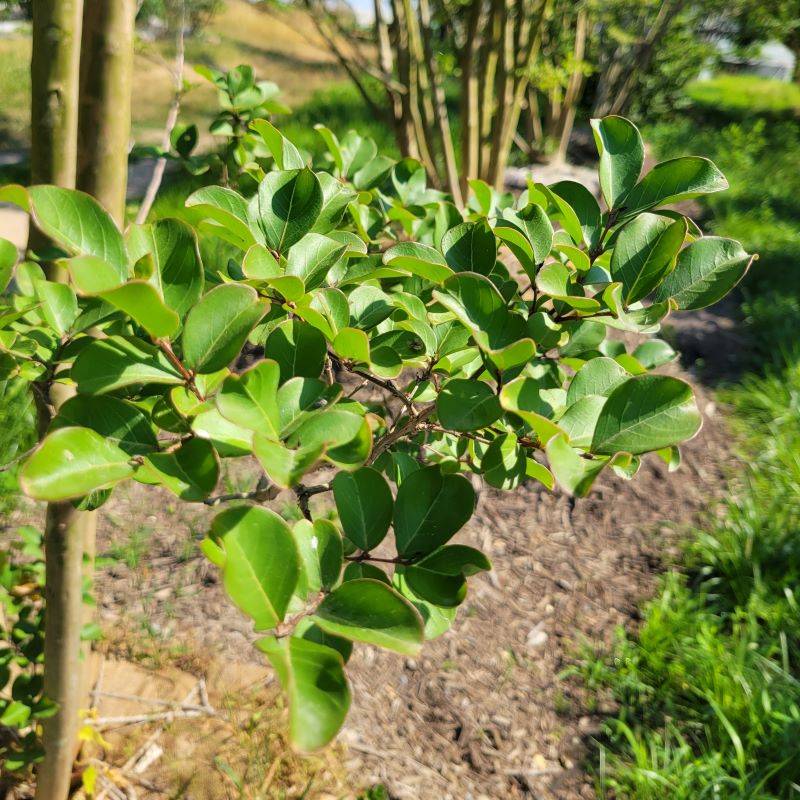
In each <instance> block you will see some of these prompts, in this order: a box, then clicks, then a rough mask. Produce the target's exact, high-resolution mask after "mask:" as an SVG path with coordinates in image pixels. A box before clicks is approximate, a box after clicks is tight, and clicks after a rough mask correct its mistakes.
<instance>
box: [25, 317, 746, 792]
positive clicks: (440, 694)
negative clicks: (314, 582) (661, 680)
mask: <svg viewBox="0 0 800 800" xmlns="http://www.w3.org/2000/svg"><path fill="white" fill-rule="evenodd" d="M725 320H726V318H725V317H724V316H723V318H722V319H721V320H717V319H716V317H715V315H714V313H713V312H712V313H711V314H710V315H709V316H708V318H707V319H706V322H705V327H704V328H703V329H702V335H703V337H704V338H705V337H707V336H708V335H709V333H711V335H714V334H713V331H714V330H716V329H717V328H720V329H723V330H724V328H725V326H726V325H728V322H726V321H725ZM715 326H716V327H715ZM677 327H678V329H679V331H678V333H677V334H676V335H677V336H683V337H684V339H686V337H691V336H692V331H693V330H694V329H693V328H689V329H688V332H686V331H685V330H683V326H682V323H681V322H680V321H678V323H677ZM695 327H696V326H695ZM718 335H721V334H718ZM687 341H689V342H691V339H688V340H687ZM670 371H671V372H673V373H675V374H682V373H681V370H680V369H679V368H678V367H672V368H671V370H670ZM689 379H690V380H691V381H692V383H693V384H695V385H696V386H697V384H698V381H697V376H696V375H695V376H690V378H689ZM698 395H699V403H700V407H701V410H702V411H703V414H704V417H705V424H704V427H703V429H702V431H701V433H700V434H699V436H698V437H697V438H696V439H694V440H693V441H692V442H690V443H689V444H688V445H687V446H686V447H685V449H684V461H683V465H682V466H681V468H680V470H678V471H677V472H675V473H669V472H668V471H667V469H666V467H665V465H663V464H662V463H661V462H660V461H659V460H658V459H656V458H655V457H648V458H646V459H645V461H644V464H643V466H642V469H641V470H640V473H639V474H638V475H637V476H636V478H635V479H634V480H632V481H627V482H626V481H623V480H621V479H619V478H617V477H616V476H614V475H613V474H611V473H606V474H604V475H602V476H601V478H600V479H599V480H598V482H597V484H596V486H595V489H594V491H593V492H592V494H591V495H590V496H589V497H588V498H585V499H579V500H572V499H571V498H569V497H567V496H566V495H564V494H562V493H558V492H556V493H549V492H547V491H546V490H545V489H543V488H542V487H538V486H527V487H523V488H522V489H520V490H518V491H517V492H516V493H513V494H509V493H501V492H498V491H495V490H486V489H483V488H482V489H480V492H479V504H478V510H477V513H476V514H475V516H474V517H473V519H472V520H471V521H470V523H469V524H468V525H467V527H466V528H465V529H464V530H463V531H462V532H461V533H460V534H459V536H458V539H459V540H460V541H462V542H464V543H469V544H473V545H475V546H477V547H480V548H481V549H483V550H484V551H485V552H487V554H489V556H490V558H491V559H492V561H493V564H494V570H493V572H491V573H489V574H488V575H482V576H478V577H476V578H473V579H471V584H470V593H469V596H468V598H467V601H466V602H465V604H464V605H463V606H462V608H461V609H460V610H459V613H458V617H457V619H456V622H455V623H454V625H453V627H452V629H451V631H450V632H449V633H447V634H445V635H444V636H443V637H441V638H439V639H437V640H435V641H433V642H431V643H429V644H426V646H425V648H424V649H423V652H422V654H421V656H420V657H419V658H418V659H414V660H412V659H408V658H406V659H404V658H402V657H400V656H397V655H395V654H391V653H386V652H381V651H379V650H377V649H375V648H371V647H367V646H363V645H361V646H358V647H357V648H356V650H355V654H354V656H353V658H352V660H351V662H350V664H349V666H348V675H349V676H350V679H351V681H352V685H353V690H354V691H353V694H354V703H353V708H352V710H351V712H350V716H349V718H348V721H347V723H346V725H345V728H344V730H343V731H342V733H341V735H340V737H339V741H340V743H341V744H344V745H345V746H346V749H347V756H346V765H347V767H348V771H349V773H350V780H349V782H348V783H349V785H350V787H351V789H352V787H359V786H369V785H371V784H375V783H384V784H385V785H386V787H387V788H388V789H389V791H390V793H391V796H392V797H393V798H397V800H451V799H452V800H501V799H505V798H511V799H513V798H541V799H543V800H572V799H573V798H592V797H594V796H595V795H594V791H593V788H592V785H591V781H590V780H589V778H588V777H587V775H586V773H585V769H584V763H585V759H586V757H587V753H588V750H587V746H588V742H589V741H590V739H591V736H592V735H593V733H596V731H597V729H598V726H599V723H600V716H599V715H601V714H603V713H613V711H614V709H613V708H603V707H602V706H601V707H600V708H599V709H597V710H596V713H594V714H590V713H588V712H587V711H586V708H587V703H586V698H585V696H584V695H583V693H582V691H581V689H580V688H579V686H578V683H577V681H574V680H570V679H564V678H562V677H560V673H561V672H562V671H563V670H565V669H566V668H567V667H569V666H570V664H573V663H574V662H575V660H576V658H578V657H579V653H580V648H581V647H582V646H583V645H585V644H587V643H588V644H591V645H592V646H594V647H598V646H600V647H602V646H604V645H609V644H610V642H611V641H612V639H613V635H614V631H615V629H616V628H617V627H618V626H625V627H627V628H631V627H632V626H635V624H636V619H637V607H638V605H639V604H640V603H641V601H642V600H643V599H645V598H647V597H648V596H649V595H650V594H651V592H652V590H653V587H654V584H655V581H656V579H657V574H658V572H659V570H660V569H661V567H662V565H663V564H664V563H665V561H668V560H669V558H670V556H671V553H672V552H673V546H674V543H675V541H676V539H677V536H678V532H677V531H676V526H680V525H682V524H685V523H688V522H691V521H692V520H693V519H694V518H696V515H697V514H698V513H699V512H702V511H703V509H705V508H706V507H707V506H708V503H709V499H710V498H711V497H713V496H714V495H715V494H717V493H719V492H720V491H723V490H724V485H725V482H724V474H723V467H724V469H725V470H728V471H729V470H730V469H731V467H732V462H731V461H730V459H731V456H730V448H729V441H728V435H727V433H726V429H725V422H724V417H723V416H722V415H721V414H720V413H719V411H718V410H717V409H716V407H715V406H714V403H713V402H711V400H710V399H709V397H708V395H707V393H706V392H705V391H704V390H703V389H702V387H698ZM243 478H244V476H243V475H242V474H238V475H236V476H231V477H229V479H228V480H229V486H230V488H233V487H234V486H236V485H238V482H239V481H241V480H242V479H243ZM278 502H279V503H280V498H279V499H278ZM19 514H20V515H22V516H27V515H28V514H29V510H26V509H25V508H23V509H22V510H21V511H20V512H19ZM211 515H212V512H210V510H208V509H206V508H204V507H199V508H194V507H192V508H190V509H188V510H187V509H186V508H185V506H184V504H182V503H180V502H179V501H177V500H175V499H174V498H172V497H171V496H169V495H167V493H166V492H160V491H158V490H155V491H154V490H152V489H148V488H145V487H142V486H138V485H136V484H132V485H130V486H129V487H127V488H125V489H123V490H122V491H118V493H116V494H115V496H114V497H113V498H112V500H111V501H110V502H109V503H108V504H107V505H106V506H105V507H104V509H103V513H102V516H101V518H100V526H99V541H98V553H99V555H100V557H101V561H100V564H101V569H100V571H99V575H98V578H97V582H96V592H97V601H98V608H99V616H100V622H101V625H102V627H103V629H104V631H105V632H106V636H107V639H106V642H105V643H104V645H103V650H104V651H105V652H106V654H107V655H109V656H110V657H112V658H120V659H124V660H126V661H128V662H138V663H140V664H143V665H145V666H147V667H148V668H150V669H154V670H163V669H165V668H167V667H169V668H173V667H180V668H181V669H182V670H183V671H184V672H185V673H186V674H187V675H193V676H195V677H198V678H199V677H202V676H205V675H208V674H210V673H212V672H213V671H214V669H216V668H217V667H215V665H218V664H220V663H225V664H228V665H229V668H231V667H230V665H232V664H239V665H240V667H239V669H241V670H242V671H249V670H252V669H253V668H254V665H255V664H261V665H262V666H263V662H262V661H261V659H260V656H259V654H258V653H257V652H256V651H255V650H254V649H253V648H252V647H251V645H250V641H251V639H252V634H251V629H250V625H249V623H248V622H247V620H246V619H245V618H244V617H243V615H241V614H240V613H239V612H238V611H237V610H236V609H235V608H234V607H232V605H231V604H230V603H229V601H228V600H227V599H226V597H225V595H224V593H223V591H222V588H221V586H220V584H219V582H218V578H217V574H216V569H215V568H214V567H213V566H211V565H210V564H208V563H207V562H206V561H205V559H204V558H203V557H202V555H201V554H200V553H199V550H198V547H197V546H198V543H199V541H200V540H201V539H202V537H203V536H204V535H205V532H206V526H207V524H208V521H209V519H210V517H211ZM667 520H669V522H667ZM10 522H11V523H12V524H13V522H14V520H11V521H10ZM233 668H234V670H235V669H236V668H235V667H233ZM248 674H249V673H248ZM265 676H266V677H265V678H264V679H263V681H262V682H261V683H262V688H264V689H265V690H269V692H270V693H269V694H268V695H267V696H269V697H270V698H274V694H272V693H271V692H274V681H273V679H272V677H271V676H270V673H269V672H266V673H265ZM269 705H270V706H271V705H272V701H271V700H270V701H269ZM103 713H105V712H103ZM128 713H130V711H129V712H128ZM129 727H130V726H129ZM140 727H141V726H140ZM193 731H195V732H196V733H197V736H198V737H199V738H198V740H197V741H195V740H194V739H193ZM175 739H176V741H180V742H181V745H180V747H179V748H178V749H179V750H181V751H186V750H187V748H188V751H189V752H190V753H193V754H194V757H195V758H196V759H198V760H199V761H198V763H197V765H196V771H197V774H198V775H205V774H206V771H207V770H210V771H211V772H214V766H213V765H212V764H209V763H208V762H209V760H212V759H211V754H210V753H209V751H208V746H207V740H206V739H205V738H204V737H203V736H200V734H199V732H197V729H196V728H193V727H192V726H191V725H190V726H189V727H188V728H187V729H186V730H185V731H184V733H183V734H182V735H181V736H177V737H175ZM201 740H202V741H201ZM137 741H138V739H137ZM220 747H222V745H220ZM129 749H130V748H128V750H129ZM123 751H125V748H123V749H122V751H120V753H121V752H123ZM184 755H185V752H184ZM120 758H121V755H120V756H119V757H118V758H116V761H119V759H120ZM114 760H115V759H113V758H112V761H114ZM123 760H124V759H123ZM174 762H175V757H172V758H171V760H170V761H169V763H174ZM203 762H205V763H203ZM217 772H218V770H217ZM325 774H326V773H320V774H319V776H318V778H320V779H321V780H322V783H319V782H317V783H316V784H315V786H314V791H313V792H310V793H309V794H308V795H301V794H299V793H298V794H292V793H289V794H287V796H288V797H299V796H308V797H334V796H335V797H347V796H352V794H348V792H349V791H351V789H347V788H346V787H345V784H344V783H341V782H340V780H339V778H337V779H336V781H335V785H333V783H332V784H331V785H330V786H325V785H324V782H325V781H326V780H330V781H333V780H334V779H333V778H325V777H324V775H325ZM331 774H332V773H331ZM141 778H142V780H144V781H146V782H149V783H150V785H151V786H153V787H155V788H154V791H153V793H148V794H146V795H145V796H146V797H148V798H157V797H167V796H176V797H186V798H196V797H197V798H199V797H213V796H214V794H213V792H212V794H211V795H208V794H206V793H204V792H199V790H195V791H196V792H199V793H193V792H192V791H189V790H188V789H187V791H186V793H185V794H178V795H172V794H169V793H168V785H169V786H172V787H174V785H175V772H174V770H171V769H167V768H166V767H165V764H164V759H161V763H159V761H158V760H157V761H156V762H155V763H154V764H153V765H152V766H151V767H150V768H149V769H148V770H145V771H144V772H143V774H142V776H141ZM204 781H206V778H205V777H204V778H202V779H201V783H203V782H204ZM220 785H221V786H224V785H225V784H220ZM162 791H163V793H161V794H160V793H159V792H162ZM225 791H229V792H230V793H228V794H225V795H219V796H225V797H236V796H238V793H236V792H235V791H234V790H233V788H232V786H231V785H230V784H229V785H228V788H227V789H225ZM331 793H332V794H331ZM138 796H139V797H141V796H142V795H141V794H140V795H138ZM254 796H256V797H257V796H258V795H254ZM269 796H271V795H269Z"/></svg>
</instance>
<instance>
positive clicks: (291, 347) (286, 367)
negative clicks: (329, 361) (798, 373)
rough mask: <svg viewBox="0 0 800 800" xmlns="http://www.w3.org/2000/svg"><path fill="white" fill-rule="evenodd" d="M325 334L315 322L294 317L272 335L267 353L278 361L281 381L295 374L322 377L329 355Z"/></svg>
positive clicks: (266, 344) (306, 376)
mask: <svg viewBox="0 0 800 800" xmlns="http://www.w3.org/2000/svg"><path fill="white" fill-rule="evenodd" d="M327 352H328V351H327V347H326V343H325V337H324V336H323V335H322V334H321V333H320V332H319V331H318V330H317V329H316V328H315V327H313V325H309V324H308V323H307V322H302V321H301V320H297V319H292V320H286V321H285V322H282V323H281V324H280V325H279V326H278V327H277V328H275V330H274V331H272V333H271V334H270V335H269V337H268V338H267V341H266V343H265V345H264V355H265V356H266V357H267V358H271V359H274V360H275V361H277V363H278V366H279V367H280V371H281V382H284V381H287V380H289V378H293V377H303V378H318V377H319V376H320V375H321V374H322V370H323V368H324V366H325V358H326V357H327Z"/></svg>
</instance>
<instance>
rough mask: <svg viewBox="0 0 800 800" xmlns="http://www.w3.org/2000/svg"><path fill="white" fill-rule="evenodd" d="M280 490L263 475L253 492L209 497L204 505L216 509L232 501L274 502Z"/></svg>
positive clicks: (204, 501)
mask: <svg viewBox="0 0 800 800" xmlns="http://www.w3.org/2000/svg"><path fill="white" fill-rule="evenodd" d="M279 492H280V489H279V488H278V487H277V486H275V484H273V483H270V482H269V481H268V480H267V476H266V475H262V476H261V477H260V478H259V479H258V484H257V485H256V488H255V489H253V491H251V492H232V493H231V494H220V495H217V496H216V497H207V498H206V499H205V500H203V503H204V504H205V505H207V506H212V507H216V506H218V505H220V504H222V503H229V502H231V500H256V501H257V502H259V503H265V502H267V501H269V500H274V499H275V497H277V495H278V493H279Z"/></svg>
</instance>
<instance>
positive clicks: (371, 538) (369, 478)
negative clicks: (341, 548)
mask: <svg viewBox="0 0 800 800" xmlns="http://www.w3.org/2000/svg"><path fill="white" fill-rule="evenodd" d="M331 487H332V489H333V497H334V500H335V501H336V510H337V511H338V512H339V519H340V521H341V523H342V528H343V529H344V534H345V536H347V538H348V539H349V540H350V541H351V542H352V543H353V544H354V545H355V546H356V547H359V548H361V549H362V550H366V551H368V550H372V548H373V547H377V546H378V545H379V544H380V543H381V542H382V541H383V539H384V537H385V536H386V534H387V533H388V531H389V525H390V524H391V522H392V513H393V511H394V499H393V498H392V492H391V489H389V484H388V483H387V482H386V479H385V478H384V477H383V475H381V474H380V473H379V472H378V471H377V470H374V469H372V467H362V468H361V469H359V470H356V471H355V472H351V473H348V472H340V473H338V475H337V476H336V477H335V478H334V479H333V482H332V484H331Z"/></svg>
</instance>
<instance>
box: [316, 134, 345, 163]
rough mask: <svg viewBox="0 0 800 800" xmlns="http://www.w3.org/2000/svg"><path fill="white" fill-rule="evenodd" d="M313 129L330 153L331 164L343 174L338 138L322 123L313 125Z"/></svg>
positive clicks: (342, 160) (342, 161) (342, 159)
mask: <svg viewBox="0 0 800 800" xmlns="http://www.w3.org/2000/svg"><path fill="white" fill-rule="evenodd" d="M314 130H315V131H316V132H317V133H318V134H319V135H320V136H321V137H322V141H323V142H325V147H326V148H327V150H328V152H329V153H330V155H331V158H332V159H333V164H334V166H335V167H336V169H337V170H338V172H339V174H340V175H342V174H344V158H343V157H342V148H341V146H340V145H339V140H338V139H337V138H336V134H335V133H334V132H333V131H332V130H331V129H330V128H326V127H325V126H324V125H315V126H314Z"/></svg>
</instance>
